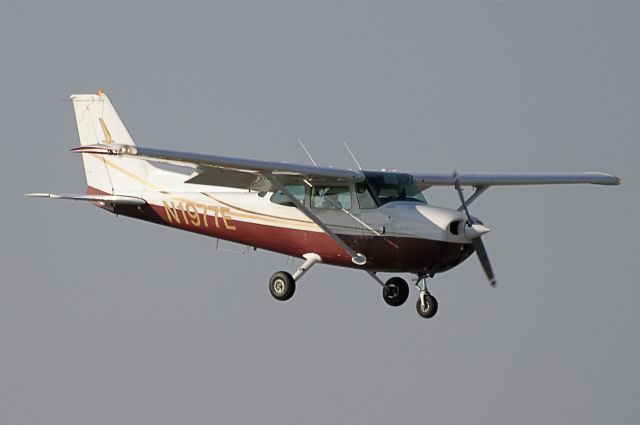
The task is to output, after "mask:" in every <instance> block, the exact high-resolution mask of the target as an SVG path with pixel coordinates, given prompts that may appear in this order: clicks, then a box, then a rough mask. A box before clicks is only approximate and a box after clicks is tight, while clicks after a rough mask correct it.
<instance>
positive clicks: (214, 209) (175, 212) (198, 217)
mask: <svg viewBox="0 0 640 425" xmlns="http://www.w3.org/2000/svg"><path fill="white" fill-rule="evenodd" d="M162 203H163V204H164V211H165V213H166V214H167V219H168V220H169V223H174V222H175V223H177V224H190V225H192V226H195V227H209V226H215V227H216V228H220V225H221V223H220V222H222V226H224V228H225V229H227V230H236V226H234V225H233V224H231V223H230V222H231V221H232V220H233V218H232V217H231V210H230V209H229V208H227V207H218V206H213V205H207V204H196V203H194V202H177V203H176V202H173V201H171V202H170V203H168V202H167V201H162ZM198 209H201V210H202V214H200V213H199V212H198ZM209 212H211V213H213V214H212V215H211V216H209V214H208V213H209Z"/></svg>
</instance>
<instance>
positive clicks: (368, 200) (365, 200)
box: [356, 183, 378, 210]
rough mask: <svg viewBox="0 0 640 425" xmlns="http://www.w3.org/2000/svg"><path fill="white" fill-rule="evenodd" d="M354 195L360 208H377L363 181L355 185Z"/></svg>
mask: <svg viewBox="0 0 640 425" xmlns="http://www.w3.org/2000/svg"><path fill="white" fill-rule="evenodd" d="M356 195H357V196H358V204H359V205H360V209H362V210H367V209H375V208H378V205H376V201H375V200H374V199H373V196H372V195H371V192H370V191H369V189H368V188H367V185H366V184H365V183H358V184H357V185H356Z"/></svg>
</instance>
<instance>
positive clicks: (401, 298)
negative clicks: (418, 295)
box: [382, 277, 409, 307]
mask: <svg viewBox="0 0 640 425" xmlns="http://www.w3.org/2000/svg"><path fill="white" fill-rule="evenodd" d="M407 298H409V285H408V284H407V282H406V281H405V280H404V279H402V278H401V277H392V278H391V279H389V280H387V283H386V284H385V285H384V288H382V299H383V300H384V302H386V303H387V304H389V305H390V306H391V307H398V306H401V305H402V304H404V302H405V301H407Z"/></svg>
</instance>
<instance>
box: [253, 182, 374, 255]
mask: <svg viewBox="0 0 640 425" xmlns="http://www.w3.org/2000/svg"><path fill="white" fill-rule="evenodd" d="M262 175H263V176H264V177H265V178H266V179H267V180H269V181H270V182H271V183H273V185H274V186H275V187H277V188H278V189H279V190H280V191H281V192H282V193H283V194H284V195H285V196H286V197H287V198H289V200H290V201H291V202H292V203H293V205H295V206H296V208H298V209H299V210H300V211H301V212H302V213H303V214H304V215H306V216H307V217H309V219H310V220H311V221H313V222H314V223H315V224H317V225H318V227H320V228H321V229H322V230H323V231H324V232H325V233H326V234H327V235H328V236H329V237H330V238H331V239H333V241H334V242H335V243H337V244H338V245H340V247H341V248H342V249H344V250H345V251H346V252H347V253H348V254H349V255H350V256H351V261H352V262H353V263H354V264H356V265H358V266H363V265H364V264H366V262H367V257H365V256H364V255H362V254H360V253H358V252H355V251H354V250H353V249H352V248H351V247H350V246H349V245H347V244H346V243H345V242H344V241H343V240H342V239H340V236H338V235H336V234H335V233H334V232H333V230H331V229H330V228H329V226H327V225H326V224H324V223H323V222H322V220H320V219H319V218H318V216H316V215H315V214H314V213H313V211H311V210H310V209H309V208H308V207H307V206H305V205H304V204H303V203H302V202H300V201H299V200H298V198H296V197H295V196H294V195H293V193H291V192H289V190H288V189H287V188H286V187H285V186H284V185H283V184H282V183H280V181H279V180H278V178H277V177H276V176H274V175H273V174H271V173H262Z"/></svg>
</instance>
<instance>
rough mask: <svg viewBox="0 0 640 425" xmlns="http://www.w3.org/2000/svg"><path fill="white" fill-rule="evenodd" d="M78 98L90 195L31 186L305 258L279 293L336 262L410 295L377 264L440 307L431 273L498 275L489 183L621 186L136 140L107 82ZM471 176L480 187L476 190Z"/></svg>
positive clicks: (614, 180)
mask: <svg viewBox="0 0 640 425" xmlns="http://www.w3.org/2000/svg"><path fill="white" fill-rule="evenodd" d="M71 100H72V102H73V107H74V111H75V116H76V122H77V126H78V133H79V136H80V145H81V146H79V147H76V148H73V149H71V151H72V152H77V153H80V154H82V160H83V162H84V170H85V174H86V179H87V190H86V193H85V194H77V195H75V194H48V193H36V194H29V195H28V196H40V197H49V198H57V199H74V200H81V201H88V202H90V203H92V204H94V205H97V206H98V207H100V208H102V209H104V210H107V211H110V212H112V213H115V214H119V215H124V216H128V217H132V218H137V219H141V220H146V221H150V222H153V223H158V224H162V225H165V226H170V227H175V228H178V229H182V230H188V231H191V232H196V233H201V234H204V235H207V236H212V237H215V238H219V239H223V240H229V241H232V242H237V243H240V244H244V245H248V246H250V247H253V248H261V249H265V250H270V251H275V252H279V253H282V254H286V255H289V256H293V257H298V258H302V259H304V262H303V263H302V265H301V266H300V267H299V268H298V269H297V270H296V271H295V272H294V273H293V274H290V273H289V272H287V271H279V272H276V273H274V274H273V276H271V279H270V280H269V290H270V292H271V294H272V295H273V297H274V298H276V299H277V300H280V301H285V300H288V299H290V298H291V297H292V296H293V294H294V291H295V289H296V282H297V281H299V280H300V278H301V277H302V276H303V275H304V274H305V273H306V272H307V271H308V270H309V269H310V268H311V267H312V266H313V265H315V264H317V263H325V264H332V265H336V266H343V267H351V268H357V269H362V270H363V271H365V272H367V273H368V274H369V275H370V276H371V277H372V278H373V279H374V280H375V281H376V282H377V283H378V284H380V286H381V287H382V297H383V299H384V301H385V302H386V303H387V304H389V305H390V306H399V305H401V304H403V303H404V302H405V301H406V300H407V298H408V296H409V285H408V284H407V282H406V281H405V280H404V279H402V278H401V277H392V278H390V279H388V280H387V281H386V282H385V281H383V280H382V279H381V278H380V277H379V276H378V275H377V273H378V272H389V273H411V274H414V275H416V280H415V285H416V286H417V287H418V289H419V296H418V299H417V302H416V309H417V311H418V314H419V315H420V316H422V317H424V318H430V317H433V316H434V314H435V313H436V311H437V309H438V303H437V301H436V299H435V298H434V297H433V295H431V293H430V292H429V291H428V289H427V279H428V278H432V277H434V276H435V275H436V274H438V273H442V272H445V271H447V270H450V269H452V268H454V267H456V266H457V265H458V264H460V263H462V262H463V261H464V260H465V259H466V258H468V257H469V256H470V255H471V254H473V253H474V252H475V253H476V254H477V255H478V259H479V260H480V264H481V266H482V268H483V270H484V273H485V274H486V276H487V279H488V280H489V282H490V283H491V285H495V282H496V278H495V275H494V272H493V269H492V268H491V263H490V262H489V257H488V255H487V251H486V249H485V246H484V244H483V242H482V235H484V234H486V233H487V232H489V228H488V227H486V226H485V225H484V224H483V222H482V221H480V220H479V219H478V218H476V217H474V216H472V215H471V214H470V213H469V208H468V207H469V205H471V203H472V202H473V201H475V200H476V199H478V197H479V196H480V195H481V194H482V193H484V192H485V191H486V190H487V189H488V188H489V187H491V186H504V185H543V184H578V183H590V184H598V185H618V184H620V179H619V178H618V177H616V176H613V175H609V174H604V173H596V172H589V173H579V174H568V173H561V174H539V173H538V174H534V173H526V174H523V173H511V174H504V173H503V174H494V173H456V172H453V173H450V174H448V173H423V172H418V173H403V172H395V171H394V172H389V171H363V170H352V169H346V168H336V167H324V166H317V165H304V164H294V163H289V162H280V161H264V160H254V159H244V158H231V157H224V156H217V155H207V154H198V153H187V152H178V151H170V150H163V149H155V148H144V147H138V146H136V145H135V144H134V142H133V139H132V138H131V136H130V135H129V132H128V131H127V129H126V127H125V126H124V124H123V123H122V121H121V120H120V118H119V117H118V114H117V113H116V111H115V109H114V108H113V106H112V104H111V102H110V101H109V98H108V97H107V96H106V95H105V94H104V93H102V91H99V92H98V94H79V95H72V96H71ZM354 159H355V158H354ZM162 163H164V164H172V165H178V166H183V167H188V168H190V170H189V171H190V173H181V172H177V171H174V170H168V169H166V168H168V167H164V168H163V167H162V166H158V164H162ZM154 164H155V165H154ZM358 168H359V167H358ZM434 186H451V187H452V188H454V189H455V190H456V191H457V192H458V195H459V197H460V207H459V208H457V209H449V208H442V207H437V206H434V205H430V204H429V203H427V201H426V199H425V197H424V195H423V193H422V192H424V191H425V190H427V189H429V188H431V187H434ZM462 186H470V187H473V188H474V189H475V190H474V192H473V194H472V195H471V196H469V197H468V198H466V199H465V197H464V195H463V193H462V189H461V187H462Z"/></svg>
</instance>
